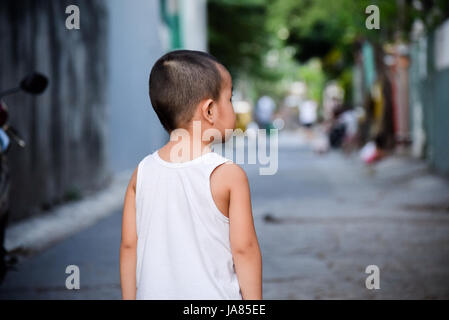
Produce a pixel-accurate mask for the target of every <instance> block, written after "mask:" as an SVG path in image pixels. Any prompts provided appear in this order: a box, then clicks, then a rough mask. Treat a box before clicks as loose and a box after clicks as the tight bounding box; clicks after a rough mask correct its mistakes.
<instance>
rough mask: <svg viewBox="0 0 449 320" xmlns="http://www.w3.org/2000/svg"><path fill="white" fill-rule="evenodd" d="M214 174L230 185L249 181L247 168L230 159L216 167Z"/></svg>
mask: <svg viewBox="0 0 449 320" xmlns="http://www.w3.org/2000/svg"><path fill="white" fill-rule="evenodd" d="M225 159H226V158H225ZM212 176H213V177H214V178H217V180H219V181H221V183H224V184H226V185H228V186H233V185H235V184H240V183H244V182H247V181H248V177H247V175H246V172H245V170H243V168H242V167H241V166H239V165H238V164H236V163H234V162H233V161H231V160H228V159H226V161H225V162H224V163H223V164H222V165H220V166H218V167H217V168H215V170H214V171H213V173H212Z"/></svg>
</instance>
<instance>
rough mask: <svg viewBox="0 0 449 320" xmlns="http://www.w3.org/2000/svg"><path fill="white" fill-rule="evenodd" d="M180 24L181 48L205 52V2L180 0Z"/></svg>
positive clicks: (204, 0)
mask: <svg viewBox="0 0 449 320" xmlns="http://www.w3.org/2000/svg"><path fill="white" fill-rule="evenodd" d="M180 1H181V12H180V24H181V34H182V40H183V47H184V48H185V49H189V50H201V51H207V7H206V0H180Z"/></svg>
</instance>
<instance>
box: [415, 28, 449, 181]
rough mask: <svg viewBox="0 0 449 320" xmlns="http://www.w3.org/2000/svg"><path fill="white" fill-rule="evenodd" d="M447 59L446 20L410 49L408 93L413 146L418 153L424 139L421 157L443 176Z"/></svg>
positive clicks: (447, 164)
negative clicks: (410, 62) (410, 61)
mask: <svg viewBox="0 0 449 320" xmlns="http://www.w3.org/2000/svg"><path fill="white" fill-rule="evenodd" d="M448 57H449V20H448V21H447V22H446V23H445V24H443V25H442V27H440V28H439V29H438V30H437V31H436V32H432V33H430V34H428V35H426V36H423V37H422V38H421V39H419V41H417V42H416V43H414V44H413V46H412V65H411V67H410V68H411V73H410V90H409V92H410V101H411V124H412V137H413V144H414V145H413V146H414V149H416V150H417V151H419V149H420V147H419V144H420V143H422V142H421V140H420V139H422V140H424V144H425V148H424V149H423V152H422V154H423V155H424V156H425V157H426V158H427V159H428V161H429V162H430V164H431V165H432V166H433V167H434V168H435V169H436V170H437V171H439V172H441V173H443V174H449V143H448V141H449V130H448V128H449V59H448ZM421 136H423V138H421ZM420 154H421V153H420V152H416V155H420Z"/></svg>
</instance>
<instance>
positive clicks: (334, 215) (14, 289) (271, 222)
mask: <svg viewBox="0 0 449 320" xmlns="http://www.w3.org/2000/svg"><path fill="white" fill-rule="evenodd" d="M293 140H294V139H293ZM245 168H246V170H247V173H248V176H249V179H250V183H251V191H252V197H253V210H254V219H255V224H256V229H257V233H258V237H259V242H260V245H261V248H262V255H263V271H264V298H265V299H358V298H359V299H381V298H387V299H410V298H417V299H421V298H425V299H433V298H446V299H448V298H449V211H448V204H449V198H448V196H449V192H448V191H449V185H448V183H447V181H445V180H443V179H439V178H438V177H435V176H433V175H430V174H429V173H428V171H427V170H426V169H425V165H424V164H422V163H420V162H417V161H413V160H406V159H401V158H392V159H387V160H385V162H383V163H380V164H379V166H378V167H377V168H376V171H375V172H372V171H369V170H367V169H366V168H365V167H364V166H363V165H362V164H361V163H360V162H359V160H358V159H357V158H356V157H351V158H346V157H344V156H343V155H342V154H341V153H339V152H331V153H329V154H327V155H323V156H319V155H316V154H314V153H313V152H312V151H311V150H310V149H309V148H308V147H307V146H304V145H301V144H295V143H291V144H288V143H287V144H283V146H281V148H280V151H279V170H278V172H277V173H276V174H275V175H273V176H260V175H259V174H258V167H257V166H255V165H250V166H246V167H245ZM120 223H121V212H120V211H117V212H115V213H113V214H112V215H111V216H109V217H108V218H105V219H103V220H101V221H100V222H99V223H97V224H96V225H94V226H92V227H90V228H89V229H86V230H84V231H82V232H80V233H78V234H76V235H74V236H72V237H70V238H68V239H66V240H64V241H62V242H60V243H59V244H56V245H54V246H53V247H51V248H49V249H47V250H45V251H44V252H41V253H38V254H36V255H34V256H32V257H30V258H28V259H27V260H25V261H23V262H21V263H20V264H19V265H18V266H17V267H16V270H15V271H11V272H10V273H9V274H8V275H7V277H6V280H5V282H4V284H3V285H2V286H1V287H0V298H2V299H5V298H12V299H21V298H25V299H30V298H32V299H119V298H120V286H119V266H118V259H119V242H120ZM71 264H75V265H77V266H79V268H80V272H81V289H80V290H74V291H69V290H67V289H66V288H65V278H66V276H67V275H66V274H65V268H66V266H67V265H71ZM368 265H377V266H378V267H379V269H380V289H378V290H368V289H367V288H366V287H365V279H366V277H367V276H368V275H367V274H365V268H366V267H367V266H368Z"/></svg>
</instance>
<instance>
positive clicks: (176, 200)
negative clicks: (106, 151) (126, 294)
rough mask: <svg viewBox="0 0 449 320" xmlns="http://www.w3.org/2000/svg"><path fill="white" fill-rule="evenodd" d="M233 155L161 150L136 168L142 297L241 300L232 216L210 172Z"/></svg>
mask: <svg viewBox="0 0 449 320" xmlns="http://www.w3.org/2000/svg"><path fill="white" fill-rule="evenodd" d="M227 161H230V160H228V159H226V158H224V157H222V156H220V155H218V154H217V153H215V152H209V153H206V154H204V155H202V156H200V157H198V158H195V159H193V160H191V161H187V162H181V163H173V162H167V161H165V160H162V159H161V158H160V157H159V155H158V152H157V151H155V152H154V153H152V154H150V155H148V156H147V157H145V158H144V159H143V160H142V161H141V162H140V163H139V166H138V169H137V184H136V226H137V237H138V240H137V269H136V286H137V295H136V298H137V299H161V300H166V299H170V300H180V299H182V300H189V299H192V300H194V299H204V300H241V299H242V295H241V291H240V287H239V283H238V279H237V275H236V273H235V268H234V263H233V259H232V254H231V247H230V241H229V218H227V217H226V216H224V215H223V214H222V213H221V211H220V210H219V209H218V208H217V206H216V205H215V202H214V200H213V198H212V193H211V190H210V175H211V173H212V171H213V170H214V169H215V168H216V167H217V166H219V165H221V164H223V163H225V162H227Z"/></svg>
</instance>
